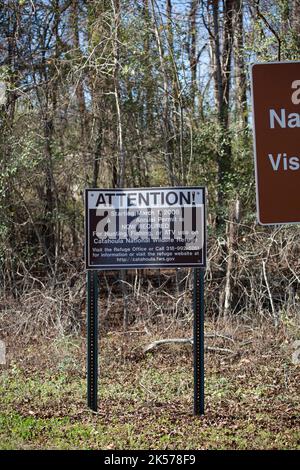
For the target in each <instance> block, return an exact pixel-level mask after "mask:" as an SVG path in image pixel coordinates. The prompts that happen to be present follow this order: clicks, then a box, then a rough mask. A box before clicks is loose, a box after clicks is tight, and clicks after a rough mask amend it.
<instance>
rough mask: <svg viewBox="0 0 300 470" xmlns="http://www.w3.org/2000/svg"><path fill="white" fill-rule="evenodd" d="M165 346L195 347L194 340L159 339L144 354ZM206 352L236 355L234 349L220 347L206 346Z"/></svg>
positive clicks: (147, 347) (145, 348)
mask: <svg viewBox="0 0 300 470" xmlns="http://www.w3.org/2000/svg"><path fill="white" fill-rule="evenodd" d="M163 344H190V345H191V346H193V344H194V341H193V338H167V339H158V340H156V341H153V342H152V343H150V344H148V345H147V346H145V347H144V349H143V353H146V352H149V351H153V349H156V348H158V347H159V346H161V345H163ZM205 351H210V352H218V353H228V354H234V351H232V349H228V348H218V347H214V346H205Z"/></svg>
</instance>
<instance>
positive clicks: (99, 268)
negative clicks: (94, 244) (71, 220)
mask: <svg viewBox="0 0 300 470" xmlns="http://www.w3.org/2000/svg"><path fill="white" fill-rule="evenodd" d="M169 189H170V190H172V189H176V190H181V189H183V190H184V189H188V190H193V189H194V190H201V191H202V192H203V196H204V197H203V201H204V204H203V206H204V210H203V212H204V217H203V218H204V232H203V234H204V240H203V248H202V253H203V256H202V259H203V262H202V263H185V264H178V263H174V264H162V263H157V264H151V265H149V264H130V265H128V264H126V265H125V264H120V265H116V264H114V265H105V266H101V265H96V266H95V265H93V266H91V265H89V264H88V259H89V258H88V236H89V233H88V225H89V224H88V215H89V210H88V197H87V195H88V192H91V191H110V192H115V191H150V190H169ZM84 208H85V212H84V226H85V241H84V245H85V246H84V254H85V269H86V270H88V271H120V270H121V269H122V270H125V269H126V270H127V269H173V268H174V269H175V268H205V267H206V259H207V253H206V251H207V250H206V238H207V234H206V230H207V223H206V187H205V186H155V187H152V186H151V187H148V188H145V187H143V188H86V189H85V191H84Z"/></svg>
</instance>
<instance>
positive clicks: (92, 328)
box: [87, 271, 98, 411]
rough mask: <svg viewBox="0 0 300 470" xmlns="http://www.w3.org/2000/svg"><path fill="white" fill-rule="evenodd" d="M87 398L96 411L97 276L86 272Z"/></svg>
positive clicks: (89, 405) (91, 272)
mask: <svg viewBox="0 0 300 470" xmlns="http://www.w3.org/2000/svg"><path fill="white" fill-rule="evenodd" d="M87 397H88V407H89V408H90V409H91V410H93V411H97V401H98V400H97V398H98V274H97V271H88V272H87Z"/></svg>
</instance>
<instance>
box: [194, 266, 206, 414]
mask: <svg viewBox="0 0 300 470" xmlns="http://www.w3.org/2000/svg"><path fill="white" fill-rule="evenodd" d="M194 414H195V415H196V416H199V415H203V414H204V269H203V268H195V269H194Z"/></svg>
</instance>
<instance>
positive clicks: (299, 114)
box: [252, 62, 300, 225]
mask: <svg viewBox="0 0 300 470" xmlns="http://www.w3.org/2000/svg"><path fill="white" fill-rule="evenodd" d="M252 99H253V118H254V153H255V173H256V194H257V211H258V220H259V223H261V224H266V225H269V224H285V223H293V222H300V142H299V141H300V139H299V138H300V62H276V63H264V64H254V65H253V66H252Z"/></svg>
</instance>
